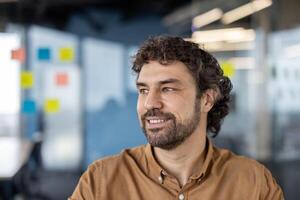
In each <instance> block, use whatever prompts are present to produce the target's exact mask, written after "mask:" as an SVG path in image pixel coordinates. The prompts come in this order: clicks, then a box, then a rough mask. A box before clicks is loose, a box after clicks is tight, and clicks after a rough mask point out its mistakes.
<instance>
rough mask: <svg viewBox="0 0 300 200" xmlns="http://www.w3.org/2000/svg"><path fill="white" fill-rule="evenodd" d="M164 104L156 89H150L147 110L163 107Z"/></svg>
mask: <svg viewBox="0 0 300 200" xmlns="http://www.w3.org/2000/svg"><path fill="white" fill-rule="evenodd" d="M162 106H163V104H162V101H161V98H160V95H159V93H158V92H156V91H150V92H149V93H148V95H147V97H146V100H145V103H144V107H145V108H146V109H147V110H151V109H155V108H156V109H161V108H162Z"/></svg>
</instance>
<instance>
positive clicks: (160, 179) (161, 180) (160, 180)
mask: <svg viewBox="0 0 300 200" xmlns="http://www.w3.org/2000/svg"><path fill="white" fill-rule="evenodd" d="M158 181H159V182H160V183H161V184H162V183H163V179H162V177H161V176H159V177H158Z"/></svg>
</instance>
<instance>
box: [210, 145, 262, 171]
mask: <svg viewBox="0 0 300 200" xmlns="http://www.w3.org/2000/svg"><path fill="white" fill-rule="evenodd" d="M213 162H214V166H215V168H216V169H222V170H229V171H231V170H234V171H235V172H236V173H238V172H242V173H243V174H244V175H245V173H250V174H252V175H255V174H257V175H258V174H261V173H263V172H264V168H265V167H264V166H263V165H262V164H261V163H259V162H258V161H256V160H254V159H251V158H248V157H246V156H240V155H236V154H235V153H233V152H231V151H229V150H227V149H220V148H217V147H214V153H213Z"/></svg>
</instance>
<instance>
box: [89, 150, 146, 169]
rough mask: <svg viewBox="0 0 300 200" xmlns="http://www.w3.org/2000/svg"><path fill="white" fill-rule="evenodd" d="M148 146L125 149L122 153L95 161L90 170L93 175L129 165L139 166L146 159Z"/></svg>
mask: <svg viewBox="0 0 300 200" xmlns="http://www.w3.org/2000/svg"><path fill="white" fill-rule="evenodd" d="M145 147H146V145H141V146H138V147H134V148H130V149H124V150H123V151H122V152H121V153H119V154H116V155H113V156H108V157H104V158H101V159H98V160H96V161H94V162H93V163H92V164H90V165H89V167H88V170H90V171H91V172H93V173H97V172H100V171H101V173H104V172H105V171H107V172H109V171H114V170H116V168H122V167H125V166H127V165H133V164H138V163H139V162H141V160H142V159H144V157H145V156H144V155H145Z"/></svg>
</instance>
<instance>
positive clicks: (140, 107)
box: [136, 98, 144, 119]
mask: <svg viewBox="0 0 300 200" xmlns="http://www.w3.org/2000/svg"><path fill="white" fill-rule="evenodd" d="M143 105H144V104H143V101H142V99H141V98H138V100H137V104H136V110H137V114H138V116H139V119H140V117H141V115H142V114H143V107H144V106H143Z"/></svg>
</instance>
